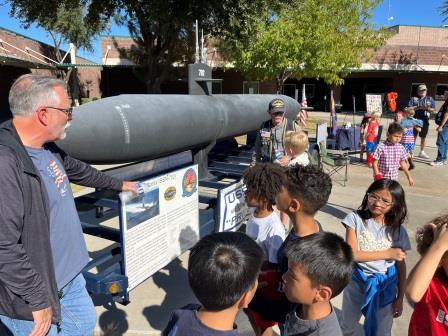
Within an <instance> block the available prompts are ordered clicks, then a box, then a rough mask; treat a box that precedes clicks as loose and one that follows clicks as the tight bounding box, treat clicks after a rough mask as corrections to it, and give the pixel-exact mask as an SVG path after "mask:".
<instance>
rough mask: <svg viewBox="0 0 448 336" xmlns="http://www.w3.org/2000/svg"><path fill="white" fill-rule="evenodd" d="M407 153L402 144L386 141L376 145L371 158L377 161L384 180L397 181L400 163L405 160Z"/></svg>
mask: <svg viewBox="0 0 448 336" xmlns="http://www.w3.org/2000/svg"><path fill="white" fill-rule="evenodd" d="M407 157H408V153H407V152H406V149H405V148H404V147H403V145H402V144H400V143H396V144H393V143H392V142H390V141H389V140H386V141H384V142H382V143H380V144H379V145H378V147H377V148H376V150H375V153H373V158H374V159H375V160H377V161H378V169H379V171H380V173H381V174H382V175H383V177H384V178H388V179H391V180H398V168H399V167H400V161H403V160H406V159H407Z"/></svg>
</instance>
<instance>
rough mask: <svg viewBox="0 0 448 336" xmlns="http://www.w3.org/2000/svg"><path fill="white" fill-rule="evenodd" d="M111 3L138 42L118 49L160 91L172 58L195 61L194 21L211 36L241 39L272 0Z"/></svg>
mask: <svg viewBox="0 0 448 336" xmlns="http://www.w3.org/2000/svg"><path fill="white" fill-rule="evenodd" d="M118 3H120V1H118V2H117V3H115V4H113V5H112V6H116V7H117V8H121V10H120V11H119V12H118V14H119V20H118V21H119V23H121V24H125V25H126V26H127V27H128V29H129V31H130V33H131V36H132V38H133V39H134V41H135V43H136V47H135V48H132V49H131V50H125V49H122V50H121V54H122V56H123V57H126V58H128V59H132V60H133V61H134V62H135V63H137V64H140V65H143V67H142V68H140V69H138V71H139V74H137V75H138V76H139V78H142V79H143V81H144V82H145V83H146V85H147V90H148V92H150V93H157V92H160V85H161V84H162V83H163V82H164V81H166V79H167V78H168V76H169V74H170V73H173V71H172V64H174V63H176V64H178V65H185V64H188V63H191V62H193V61H194V54H195V50H194V47H195V43H194V22H195V20H196V19H197V20H198V21H199V24H200V28H201V29H203V30H204V34H206V35H207V36H208V37H209V38H210V39H212V38H217V39H219V40H222V41H227V40H238V41H240V40H244V39H245V38H246V37H247V36H248V31H249V30H250V27H254V26H255V23H256V22H257V20H258V17H259V16H260V14H261V13H262V12H263V11H264V10H265V9H266V8H267V7H269V6H271V3H270V0H259V1H256V2H254V1H250V0H244V1H243V0H193V1H175V0H170V1H167V0H128V1H122V3H121V5H117V4H118Z"/></svg>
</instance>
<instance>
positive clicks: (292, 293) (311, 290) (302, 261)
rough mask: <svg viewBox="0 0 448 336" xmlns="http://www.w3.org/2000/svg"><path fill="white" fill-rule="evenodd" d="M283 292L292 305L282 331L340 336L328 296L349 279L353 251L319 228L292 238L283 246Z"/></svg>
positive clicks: (294, 335) (290, 335)
mask: <svg viewBox="0 0 448 336" xmlns="http://www.w3.org/2000/svg"><path fill="white" fill-rule="evenodd" d="M286 254H287V257H288V271H287V272H286V273H285V275H284V276H283V283H284V292H285V295H286V297H287V298H288V300H289V301H290V302H293V303H295V304H296V305H295V306H294V307H293V309H292V310H291V311H290V312H289V314H288V315H287V316H286V321H285V330H284V334H283V335H288V336H305V335H306V336H311V335H315V336H317V335H319V336H325V335H328V336H342V332H341V328H340V327H339V322H338V319H337V317H336V313H335V311H334V309H333V306H332V304H331V302H330V300H331V299H332V298H333V297H335V296H337V295H339V294H340V293H341V292H342V290H343V289H344V288H345V286H346V285H347V284H348V283H349V281H350V279H351V277H352V273H353V268H354V262H353V252H352V249H351V248H350V246H349V245H348V244H347V243H345V242H344V239H342V238H341V237H339V236H338V235H336V234H334V233H329V232H321V233H316V234H314V235H310V236H306V237H303V238H302V239H301V240H297V241H292V242H291V243H290V244H289V245H288V247H287V250H286Z"/></svg>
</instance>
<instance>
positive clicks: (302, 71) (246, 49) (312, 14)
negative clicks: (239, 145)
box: [232, 0, 388, 91]
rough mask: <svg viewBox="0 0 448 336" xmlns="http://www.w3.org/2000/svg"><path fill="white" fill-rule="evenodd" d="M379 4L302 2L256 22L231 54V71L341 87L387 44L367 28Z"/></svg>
mask: <svg viewBox="0 0 448 336" xmlns="http://www.w3.org/2000/svg"><path fill="white" fill-rule="evenodd" d="M378 3H379V1H378V0H358V1H353V0H327V1H320V0H301V1H295V2H294V4H289V5H286V6H283V8H282V9H281V10H280V11H279V12H278V14H275V13H274V14H271V15H270V16H268V17H265V18H264V19H263V20H259V21H258V23H257V26H256V33H255V34H254V35H253V37H252V38H251V39H250V40H249V41H248V43H247V45H245V46H243V47H241V46H239V50H240V52H239V53H235V52H233V54H232V56H233V57H234V59H235V66H236V68H237V69H239V70H240V71H242V72H243V73H244V74H245V75H246V76H247V77H248V78H251V79H257V80H272V79H275V80H276V81H277V90H278V91H280V90H281V87H282V85H283V84H284V82H285V81H286V80H287V79H288V78H296V79H300V78H303V77H310V78H322V79H324V80H325V82H327V83H328V84H341V83H342V82H343V77H344V76H346V75H347V74H348V73H349V72H350V70H351V69H353V68H356V67H359V66H360V65H361V62H362V60H365V59H367V58H368V57H369V54H371V53H372V51H373V50H376V49H378V48H379V47H380V46H381V45H382V44H383V43H384V42H385V40H386V38H387V36H388V35H387V33H386V32H385V31H384V30H375V29H373V27H372V25H371V24H369V23H368V19H369V18H370V16H371V11H372V10H373V9H374V8H375V6H376V5H378Z"/></svg>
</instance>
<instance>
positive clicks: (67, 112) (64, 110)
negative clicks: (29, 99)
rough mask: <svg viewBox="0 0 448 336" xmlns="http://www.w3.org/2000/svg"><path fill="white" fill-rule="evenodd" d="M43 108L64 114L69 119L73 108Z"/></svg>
mask: <svg viewBox="0 0 448 336" xmlns="http://www.w3.org/2000/svg"><path fill="white" fill-rule="evenodd" d="M45 107H46V108H52V109H55V110H58V111H61V112H64V113H65V114H66V115H67V117H69V118H71V117H72V115H73V107H69V108H66V109H64V108H60V107H53V106H45Z"/></svg>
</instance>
